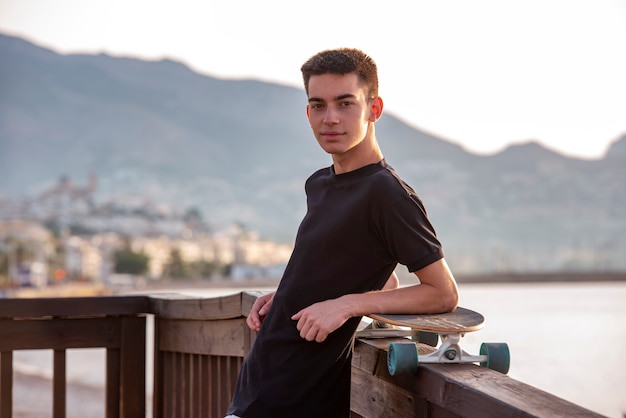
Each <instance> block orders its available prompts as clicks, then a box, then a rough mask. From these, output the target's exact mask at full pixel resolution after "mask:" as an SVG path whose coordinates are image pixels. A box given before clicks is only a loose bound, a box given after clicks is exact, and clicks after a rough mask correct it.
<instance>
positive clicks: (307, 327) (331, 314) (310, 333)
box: [291, 299, 352, 343]
mask: <svg viewBox="0 0 626 418" xmlns="http://www.w3.org/2000/svg"><path fill="white" fill-rule="evenodd" d="M351 316H352V315H350V313H349V312H348V309H346V304H345V303H344V302H343V301H341V300H340V299H331V300H326V301H324V302H319V303H314V304H313V305H311V306H309V307H307V308H304V309H302V310H301V311H300V312H298V313H297V314H295V315H294V316H292V317H291V319H293V320H294V321H298V324H297V325H296V328H297V329H298V331H300V336H301V337H302V338H304V339H305V340H307V341H317V342H318V343H321V342H322V341H324V340H325V339H326V337H328V335H329V334H330V333H331V332H333V331H335V330H336V329H337V328H339V327H340V326H342V325H343V324H344V323H345V322H346V321H347V320H348V319H349V318H350V317H351Z"/></svg>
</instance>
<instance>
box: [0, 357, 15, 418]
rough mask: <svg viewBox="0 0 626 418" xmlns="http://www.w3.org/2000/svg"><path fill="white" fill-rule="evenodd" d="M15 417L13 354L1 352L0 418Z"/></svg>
mask: <svg viewBox="0 0 626 418" xmlns="http://www.w3.org/2000/svg"><path fill="white" fill-rule="evenodd" d="M12 415H13V352H12V351H2V352H0V418H11V416H12Z"/></svg>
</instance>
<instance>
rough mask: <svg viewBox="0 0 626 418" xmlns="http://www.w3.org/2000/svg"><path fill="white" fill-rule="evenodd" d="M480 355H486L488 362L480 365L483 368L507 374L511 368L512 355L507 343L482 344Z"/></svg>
mask: <svg viewBox="0 0 626 418" xmlns="http://www.w3.org/2000/svg"><path fill="white" fill-rule="evenodd" d="M480 355H481V356H482V355H486V356H487V360H486V361H483V362H481V363H480V365H481V366H482V367H486V368H488V369H491V370H495V371H497V372H500V373H504V374H507V373H508V372H509V367H510V366H511V353H510V352H509V346H508V345H507V344H506V343H482V344H481V346H480Z"/></svg>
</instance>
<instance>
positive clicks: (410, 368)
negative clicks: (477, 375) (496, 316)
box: [357, 307, 510, 376]
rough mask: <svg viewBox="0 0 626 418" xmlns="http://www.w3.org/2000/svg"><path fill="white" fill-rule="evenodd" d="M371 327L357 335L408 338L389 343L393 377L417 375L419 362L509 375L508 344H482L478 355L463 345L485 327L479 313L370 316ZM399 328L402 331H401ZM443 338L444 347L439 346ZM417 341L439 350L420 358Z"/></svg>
mask: <svg viewBox="0 0 626 418" xmlns="http://www.w3.org/2000/svg"><path fill="white" fill-rule="evenodd" d="M368 316H369V317H370V318H371V319H372V324H371V325H370V326H369V327H367V328H365V329H362V330H360V331H358V332H357V337H358V338H392V337H394V338H395V337H409V338H411V340H407V342H406V343H405V342H402V343H398V342H393V343H390V344H389V346H388V349H387V367H388V369H389V373H390V374H391V375H392V376H394V375H396V374H403V373H417V369H418V366H419V364H420V363H424V364H425V363H480V365H481V366H483V367H488V368H490V369H493V370H496V371H499V372H501V373H505V374H506V373H508V371H509V366H510V353H509V348H508V345H507V344H506V343H483V344H482V345H481V347H480V354H479V355H471V354H469V353H467V352H466V351H465V350H463V349H462V348H461V346H460V341H461V339H462V338H463V337H464V336H465V334H466V333H468V332H474V331H478V330H480V329H482V328H483V327H484V326H485V318H484V317H483V315H481V314H480V313H478V312H475V311H472V310H470V309H466V308H461V307H459V308H456V310H454V311H453V312H449V313H443V314H428V315H388V314H371V315H368ZM398 327H400V328H398ZM439 339H441V345H439V347H437V345H438V343H439ZM416 342H421V343H426V344H428V345H431V346H433V347H437V349H436V350H435V351H433V352H431V353H428V354H425V355H420V354H418V348H417V345H416Z"/></svg>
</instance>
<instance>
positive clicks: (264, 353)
mask: <svg viewBox="0 0 626 418" xmlns="http://www.w3.org/2000/svg"><path fill="white" fill-rule="evenodd" d="M305 190H306V195H307V213H306V215H305V217H304V219H303V220H302V223H301V224H300V228H299V229H298V234H297V236H296V242H295V246H294V250H293V253H292V255H291V259H290V260H289V263H288V265H287V268H286V270H285V273H284V275H283V277H282V279H281V282H280V285H279V286H278V289H277V291H276V294H275V296H274V301H273V304H272V308H271V310H270V312H269V314H268V315H267V317H266V318H265V321H264V323H263V326H262V327H261V330H260V331H259V334H258V336H257V339H256V340H255V343H254V346H253V347H252V349H251V351H250V353H249V355H248V357H247V358H246V360H245V361H244V364H243V366H242V370H241V372H240V374H239V380H238V382H237V388H236V390H235V394H234V397H233V401H232V404H231V406H230V408H229V410H228V413H229V414H235V415H237V416H240V417H243V418H271V417H290V416H293V417H296V416H297V417H299V418H307V417H310V418H322V417H323V418H333V417H341V418H345V417H349V415H350V412H349V411H350V373H351V359H352V347H353V342H354V333H355V331H356V327H357V325H358V324H359V322H360V318H356V317H355V318H351V319H350V320H348V321H347V322H346V323H345V324H344V325H343V326H342V327H341V328H339V329H338V330H336V331H335V332H333V333H331V334H330V335H329V336H328V338H327V339H326V340H325V341H324V342H322V343H318V342H309V341H306V340H304V339H303V338H301V337H300V334H299V332H298V330H297V329H296V321H293V320H292V319H291V317H292V316H293V315H294V314H295V313H297V312H298V311H300V310H301V309H303V308H305V307H307V306H310V305H311V304H313V303H316V302H320V301H324V300H328V299H335V298H338V297H340V296H342V295H346V294H350V293H363V292H368V291H372V290H378V289H381V288H382V287H383V286H384V285H385V283H386V281H387V279H388V278H389V276H390V275H391V273H392V272H393V270H394V269H395V267H396V265H397V264H398V263H400V264H404V265H406V266H407V268H408V269H409V271H416V270H419V269H421V268H423V267H426V266H427V265H429V264H431V263H433V262H435V261H437V260H439V259H441V258H443V251H442V248H441V244H440V243H439V240H438V239H437V237H436V235H435V231H434V229H433V227H432V225H431V224H430V222H429V221H428V219H427V216H426V211H425V209H424V207H423V205H422V202H421V201H420V199H419V198H418V197H417V195H416V194H415V192H414V191H413V189H412V188H411V187H410V186H408V185H407V184H406V183H405V182H404V181H403V180H402V179H400V178H399V177H398V175H397V174H396V173H395V171H394V170H393V168H391V167H390V166H388V165H387V164H386V162H385V161H384V160H382V161H381V162H379V163H377V164H371V165H368V166H365V167H362V168H360V169H358V170H355V171H351V172H348V173H344V174H339V175H336V174H335V173H334V170H333V167H329V168H325V169H321V170H319V171H317V172H316V173H314V174H313V175H312V176H311V177H309V179H308V180H307V181H306V184H305Z"/></svg>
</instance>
